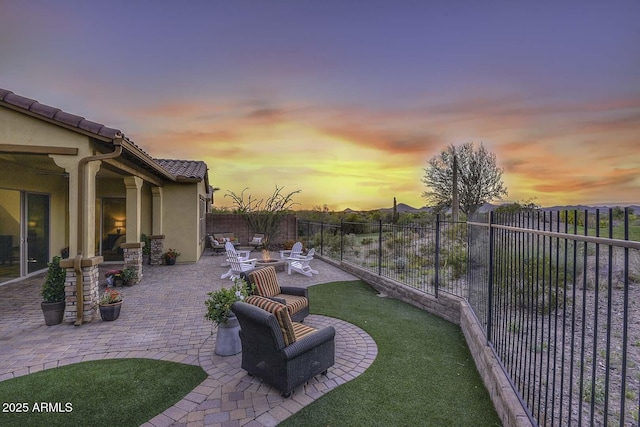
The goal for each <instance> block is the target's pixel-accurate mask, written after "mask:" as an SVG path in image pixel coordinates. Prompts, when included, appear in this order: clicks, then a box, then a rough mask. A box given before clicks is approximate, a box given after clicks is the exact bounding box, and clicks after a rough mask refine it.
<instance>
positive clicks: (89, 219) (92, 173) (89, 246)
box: [69, 160, 102, 258]
mask: <svg viewBox="0 0 640 427" xmlns="http://www.w3.org/2000/svg"><path fill="white" fill-rule="evenodd" d="M101 164H102V162H101V161H100V160H96V161H93V162H89V163H87V164H86V166H85V176H84V177H83V179H84V180H85V181H84V195H83V200H82V201H81V203H82V204H83V205H82V212H83V214H84V215H83V218H82V221H83V230H84V233H83V236H82V255H83V257H84V258H92V257H94V256H95V254H96V233H95V229H96V174H97V173H98V171H99V170H100V165H101ZM73 255H74V254H73V253H72V252H69V256H73Z"/></svg>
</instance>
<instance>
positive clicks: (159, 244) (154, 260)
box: [149, 234, 164, 265]
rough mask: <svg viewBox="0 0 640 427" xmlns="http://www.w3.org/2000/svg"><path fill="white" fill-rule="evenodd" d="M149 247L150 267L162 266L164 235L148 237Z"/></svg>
mask: <svg viewBox="0 0 640 427" xmlns="http://www.w3.org/2000/svg"><path fill="white" fill-rule="evenodd" d="M149 242H150V245H151V265H162V261H163V257H162V254H163V253H164V234H156V235H153V236H149Z"/></svg>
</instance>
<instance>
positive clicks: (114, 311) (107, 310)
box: [99, 301, 122, 322]
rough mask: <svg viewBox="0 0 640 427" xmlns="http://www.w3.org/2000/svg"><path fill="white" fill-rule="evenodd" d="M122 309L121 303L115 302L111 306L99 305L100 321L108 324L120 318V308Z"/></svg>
mask: <svg viewBox="0 0 640 427" xmlns="http://www.w3.org/2000/svg"><path fill="white" fill-rule="evenodd" d="M121 307H122V301H120V302H115V303H113V304H105V305H102V304H100V306H99V308H100V317H102V320H104V321H107V322H110V321H112V320H116V319H117V318H118V317H119V316H120V308H121Z"/></svg>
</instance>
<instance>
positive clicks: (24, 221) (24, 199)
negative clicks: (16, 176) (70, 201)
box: [0, 189, 50, 283]
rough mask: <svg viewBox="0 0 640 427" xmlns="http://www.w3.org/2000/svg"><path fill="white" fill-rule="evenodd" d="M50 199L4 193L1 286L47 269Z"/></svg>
mask: <svg viewBox="0 0 640 427" xmlns="http://www.w3.org/2000/svg"><path fill="white" fill-rule="evenodd" d="M49 208H50V204H49V195H48V194H38V193H28V192H25V191H17V190H5V189H0V283H2V282H6V281H8V280H12V279H16V278H18V277H21V276H25V275H27V274H29V273H33V272H34V271H38V270H42V269H45V268H47V263H48V262H49V261H50V259H49V238H50V234H49V219H50V218H49V217H50V214H49Z"/></svg>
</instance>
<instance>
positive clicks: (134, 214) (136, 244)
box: [120, 176, 144, 283]
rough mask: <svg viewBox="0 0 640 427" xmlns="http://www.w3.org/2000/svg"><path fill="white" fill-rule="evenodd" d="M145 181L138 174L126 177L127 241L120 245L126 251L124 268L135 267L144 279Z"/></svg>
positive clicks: (140, 278) (138, 280)
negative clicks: (142, 214) (143, 204)
mask: <svg viewBox="0 0 640 427" xmlns="http://www.w3.org/2000/svg"><path fill="white" fill-rule="evenodd" d="M143 183H144V181H143V180H142V178H140V177H137V176H127V177H125V178H124V185H125V187H126V189H127V242H126V243H123V244H122V245H121V246H120V247H121V248H122V250H123V251H124V268H130V267H131V268H133V269H134V270H135V271H136V273H137V275H138V279H137V280H136V281H135V283H139V282H140V280H142V247H143V246H144V243H141V242H140V221H141V219H140V216H141V212H142V207H141V206H142V202H141V196H140V193H141V191H140V190H141V188H142V184H143Z"/></svg>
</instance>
